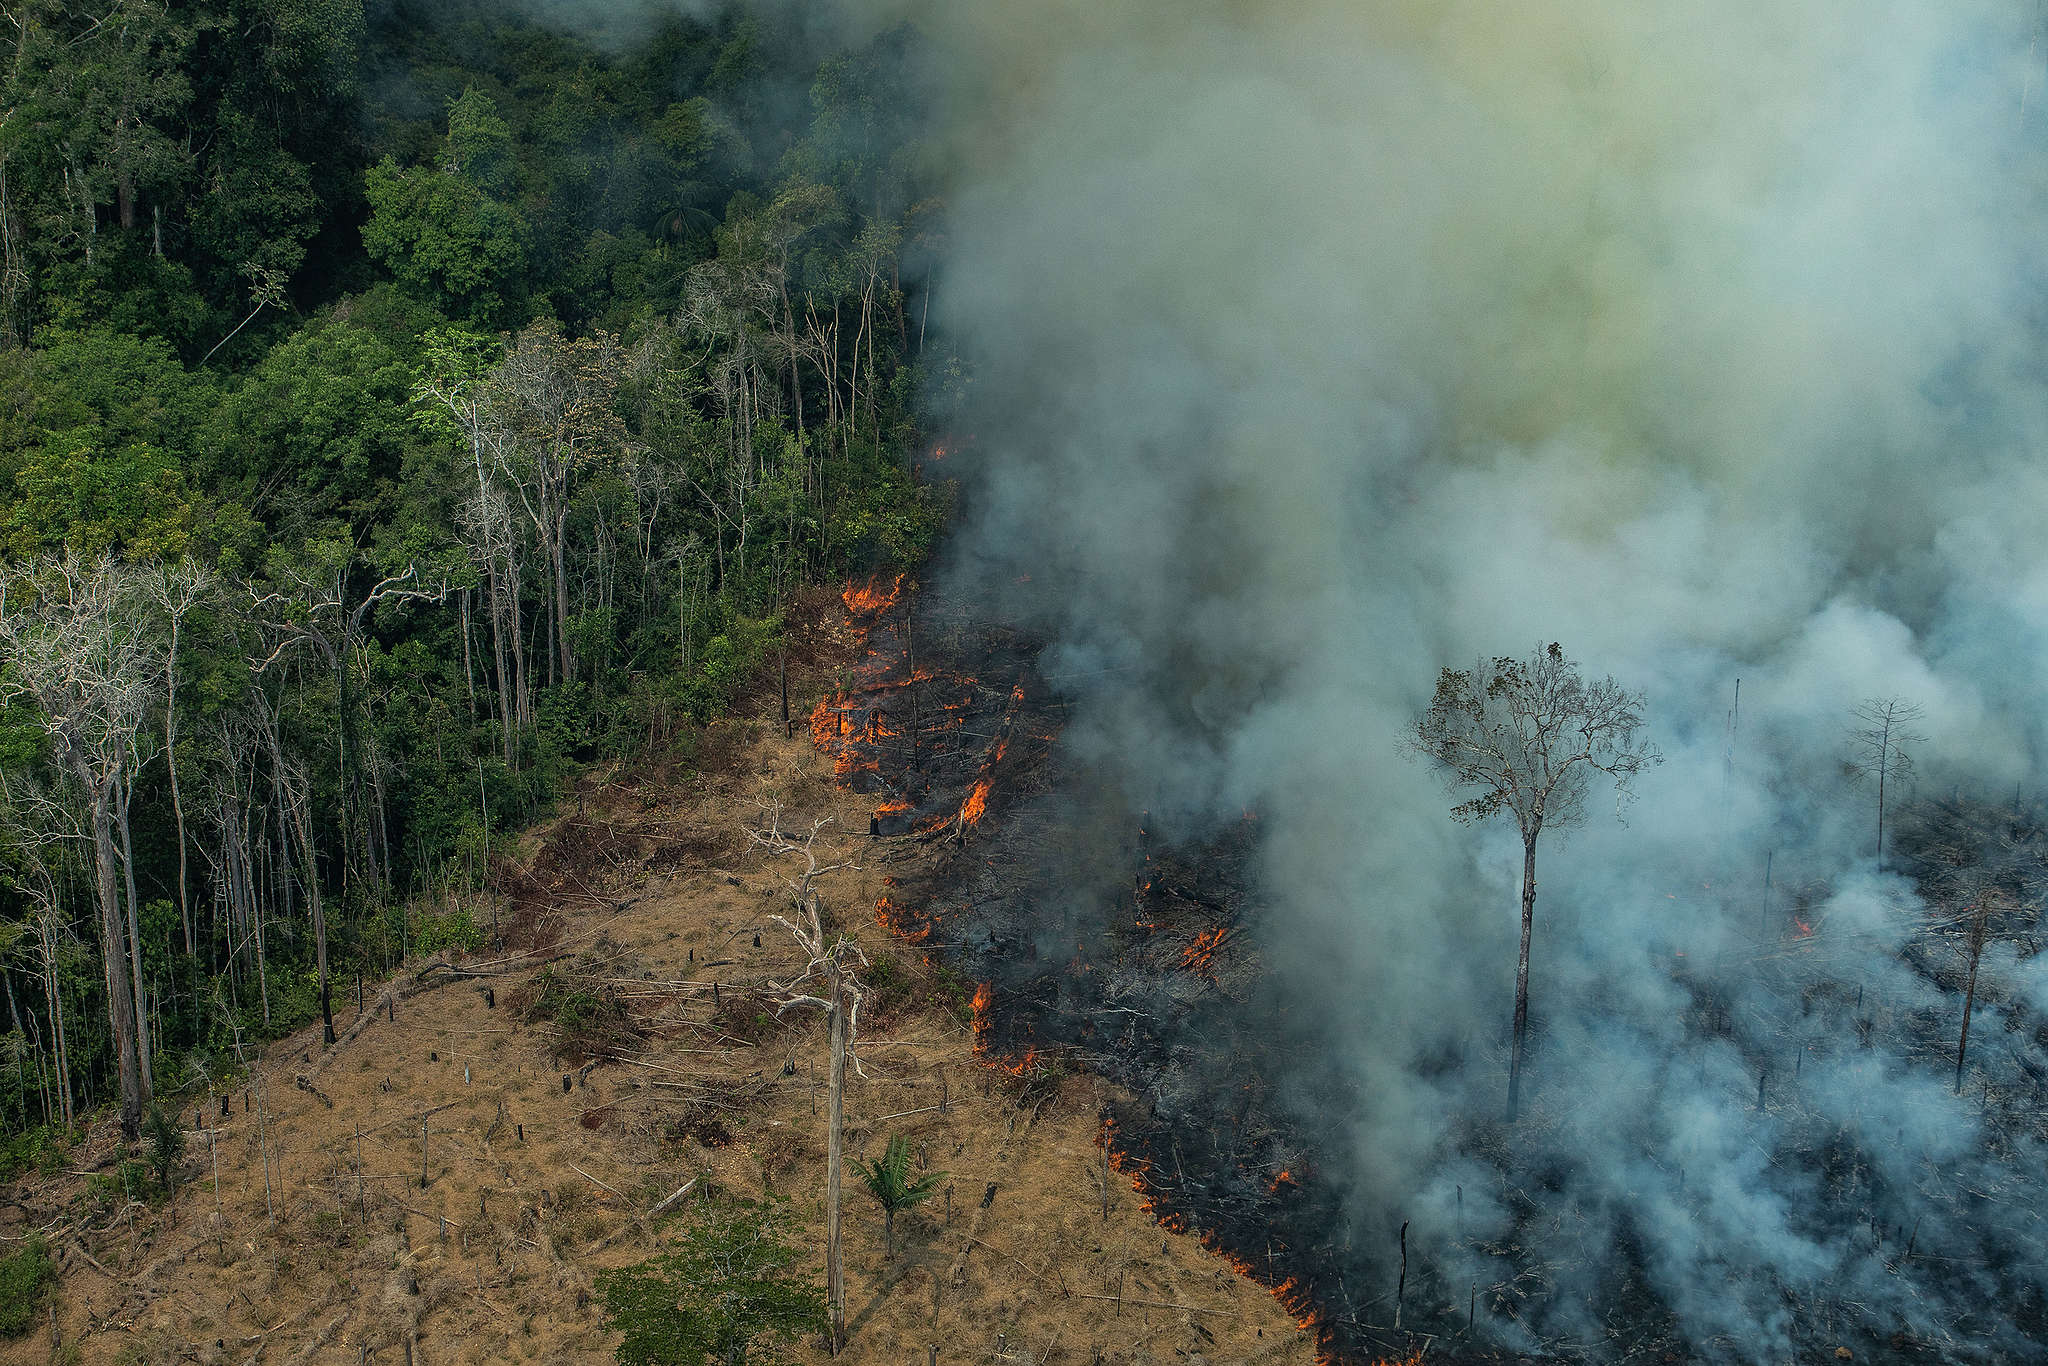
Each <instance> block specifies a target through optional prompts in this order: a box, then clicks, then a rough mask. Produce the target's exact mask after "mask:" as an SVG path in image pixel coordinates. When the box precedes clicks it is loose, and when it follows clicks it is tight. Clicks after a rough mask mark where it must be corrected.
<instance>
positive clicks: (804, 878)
mask: <svg viewBox="0 0 2048 1366" xmlns="http://www.w3.org/2000/svg"><path fill="white" fill-rule="evenodd" d="M762 809H763V811H764V812H765V813H766V815H767V817H768V822H767V825H766V827H765V828H762V829H749V830H748V831H747V836H748V838H749V839H751V840H752V841H753V842H754V843H755V844H756V845H758V846H760V847H761V848H762V849H763V850H765V851H766V852H768V853H770V854H784V855H796V856H798V857H800V858H802V859H803V860H804V865H805V866H804V871H803V872H802V873H801V874H799V875H798V876H796V877H793V878H789V879H787V881H788V883H789V895H790V901H791V904H792V907H793V908H794V910H795V912H796V918H795V919H790V918H789V917H787V916H780V915H778V916H776V917H774V919H775V921H776V923H777V924H779V925H781V926H782V927H783V928H784V929H786V930H788V931H789V932H790V934H791V935H793V936H795V938H796V942H797V944H798V945H799V946H800V947H802V949H803V951H804V952H805V954H807V955H808V956H809V960H810V961H808V962H807V963H805V965H804V970H803V971H802V972H801V973H799V974H798V975H797V976H795V977H793V978H791V979H790V980H789V981H787V982H770V983H769V987H770V989H771V990H772V991H773V992H774V993H775V1004H776V1014H778V1015H780V1014H782V1013H783V1012H784V1011H789V1010H795V1009H800V1008H801V1009H809V1010H822V1011H824V1012H826V1015H827V1017H828V1018H829V1019H830V1020H831V1024H832V1067H831V1073H830V1076H831V1080H830V1083H829V1085H830V1098H829V1105H830V1110H831V1118H830V1121H829V1136H828V1138H827V1140H826V1149H825V1286H826V1293H827V1295H828V1297H829V1298H830V1300H831V1306H832V1355H834V1356H837V1355H839V1349H840V1348H841V1347H843V1346H845V1345H846V1278H845V1274H844V1269H843V1267H842V1266H841V1263H840V1256H839V1189H840V1183H841V1179H842V1164H843V1162H844V1146H845V1145H844V1143H843V1141H842V1137H841V1132H840V1131H841V1129H842V1127H843V1121H844V1116H845V1096H846V1068H847V1064H848V1063H849V1062H851V1064H852V1066H853V1070H854V1074H855V1075H856V1076H861V1077H865V1076H866V1075H867V1073H866V1072H865V1071H864V1070H862V1068H861V1065H860V1059H859V1058H857V1057H854V1056H853V1046H854V1041H855V1039H856V1037H857V1035H858V1031H859V1028H860V1003H861V998H862V996H863V995H864V994H865V988H863V987H862V986H861V983H860V979H859V977H857V976H856V975H855V973H856V970H857V969H860V968H864V967H866V966H867V965H868V960H867V956H866V955H865V954H863V953H862V952H861V951H860V946H859V945H858V944H856V943H854V942H853V939H852V938H851V937H850V936H848V935H844V934H841V935H838V936H836V937H834V938H832V939H831V940H830V941H828V940H827V938H826V935H825V928H824V921H823V918H822V916H821V914H820V911H819V906H818V890H817V882H818V879H819V878H821V877H824V876H825V875H827V874H828V873H836V872H839V871H841V870H842V869H847V868H858V867H859V866H860V864H859V863H858V862H857V861H855V860H853V859H842V860H839V861H838V862H835V863H820V862H819V861H818V854H817V843H818V836H819V834H820V833H821V832H822V831H823V830H824V829H825V827H826V826H828V825H830V824H831V823H832V818H831V817H829V816H827V817H825V818H824V819H822V820H816V821H813V822H811V828H810V829H809V830H808V831H806V832H805V833H804V834H803V835H802V836H801V837H793V836H791V835H788V834H785V833H784V832H783V829H782V806H781V804H780V803H779V802H768V803H764V804H763V808H762ZM818 991H823V993H824V994H823V995H818V994H816V993H817V992H818Z"/></svg>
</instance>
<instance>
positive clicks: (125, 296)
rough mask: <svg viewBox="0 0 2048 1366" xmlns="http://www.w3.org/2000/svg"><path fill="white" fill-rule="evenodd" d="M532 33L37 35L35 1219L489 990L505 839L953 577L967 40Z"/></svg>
mask: <svg viewBox="0 0 2048 1366" xmlns="http://www.w3.org/2000/svg"><path fill="white" fill-rule="evenodd" d="M527 15H528V12H527V11H523V10H521V9H519V8H517V7H514V6H512V5H508V4H492V3H489V2H488V0H445V2H444V0H385V3H374V2H373V3H370V4H365V3H363V0H86V3H67V2H65V0H4V3H0V92H4V93H0V695H4V710H0V967H4V974H0V984H4V988H5V990H4V994H5V998H6V999H5V1006H4V1009H5V1013H4V1015H0V1029H4V1032H0V1126H4V1129H5V1131H6V1132H7V1133H8V1134H9V1135H11V1139H10V1147H9V1150H8V1156H7V1159H6V1160H7V1162H8V1164H10V1165H18V1164H20V1163H22V1162H25V1161H30V1160H35V1159H36V1158H37V1157H38V1156H39V1155H42V1156H47V1155H49V1154H51V1153H54V1152H56V1151H59V1150H60V1147H61V1144H62V1142H63V1141H64V1135H65V1134H66V1132H67V1131H68V1130H69V1129H70V1128H71V1127H72V1126H74V1125H75V1124H76V1123H78V1122H80V1121H82V1120H83V1119H84V1118H85V1117H86V1115H87V1114H88V1112H90V1111H93V1110H94V1109H96V1108H99V1107H105V1106H116V1105H117V1106H119V1111H120V1115H121V1118H122V1122H123V1127H124V1128H125V1129H126V1130H127V1131H128V1132H129V1133H130V1134H131V1135H133V1134H134V1133H135V1132H136V1129H137V1126H138V1125H139V1124H140V1122H141V1120H142V1118H143V1116H144V1115H145V1114H146V1113H147V1111H148V1109H149V1107H150V1105H151V1104H152V1097H153V1096H155V1095H162V1094H168V1093H174V1092H178V1091H181V1090H185V1089H187V1088H191V1087H196V1086H200V1085H203V1084H205V1083H206V1082H207V1081H208V1080H210V1079H218V1078H220V1077H221V1076H223V1075H225V1074H227V1073H228V1072H229V1071H231V1070H232V1069H233V1068H234V1066H235V1065H236V1058H237V1056H238V1051H239V1050H240V1049H242V1048H243V1047H245V1046H247V1045H248V1044H250V1043H252V1042H254V1041H256V1040H259V1039H262V1038H264V1037H274V1036H276V1035H278V1034H280V1033H282V1032H284V1031H288V1030H291V1029H294V1028H297V1027H300V1026H303V1025H305V1024H306V1023H308V1022H310V1021H312V1020H315V1019H318V1018H319V1017H320V1016H321V1015H322V1014H323V1012H326V1013H328V1017H329V1018H328V1025H327V1027H328V1030H329V1031H330V1033H331V1031H332V1028H333V1026H332V1014H331V1011H332V1009H333V1008H335V1006H337V1005H338V1000H337V999H336V998H338V997H340V996H341V994H342V992H341V986H340V984H341V983H343V982H345V981H346V982H348V983H349V985H350V987H351V988H352V987H353V979H354V977H355V975H356V974H357V973H358V972H367V973H373V974H374V973H381V972H383V971H386V970H388V969H389V968H390V966H391V965H393V964H394V963H395V962H396V961H397V960H399V959H400V958H401V957H402V956H403V955H404V954H405V953H407V952H411V951H419V950H424V949H432V948H436V947H440V946H444V945H447V944H451V943H458V944H461V943H466V944H474V943H475V942H476V941H477V938H478V934H479V930H478V926H477V924H476V923H475V922H474V920H473V918H472V916H471V915H470V913H469V912H468V911H467V910H466V909H465V907H467V906H469V905H471V904H473V901H472V899H470V898H469V897H468V896H467V893H469V892H471V891H473V890H474V889H476V888H477V887H479V886H480V885H481V883H482V880H483V878H484V877H485V876H486V873H487V869H488V866H489V853H490V848H491V845H492V842H493V840H494V839H502V838H503V837H504V832H507V831H511V830H514V829H516V828H517V827H518V826H519V825H520V823H521V822H524V821H528V820H530V819H532V818H533V817H534V816H535V815H536V814H537V813H539V812H540V811H542V810H543V809H544V808H545V807H546V805H547V803H548V802H549V801H550V800H551V799H552V797H553V796H554V794H556V793H557V792H559V791H560V790H561V788H562V785H563V783H564V780H565V779H566V778H567V777H569V776H570V775H571V774H572V773H573V772H574V771H575V769H576V767H577V766H578V765H580V764H587V763H590V762H593V761H598V760H602V759H607V758H630V757H632V756H634V755H636V754H639V753H643V752H645V751H646V750H647V749H648V747H650V746H653V747H660V748H662V749H664V750H676V749H686V748H687V746H688V744H689V743H690V736H691V733H692V728H693V727H694V726H698V725H701V724H703V723H704V722H706V721H708V720H710V719H713V718H715V717H716V716H717V715H718V714H719V713H720V712H721V711H722V710H723V709H725V708H726V707H728V706H729V705H730V704H731V702H732V700H733V699H734V697H735V695H736V693H737V691H738V690H739V689H741V688H742V687H744V686H745V685H746V684H747V682H748V681H749V680H750V679H752V678H755V677H757V676H758V675H759V674H760V673H761V671H762V670H763V669H764V668H765V667H766V661H768V660H770V659H772V658H773V657H774V655H775V651H776V643H777V641H778V638H779V635H780V632H781V630H782V621H783V616H782V613H783V607H784V604H785V603H786V602H788V601H789V600H790V599H791V595H792V594H793V593H794V592H795V591H796V590H798V589H800V588H801V587H802V586H803V585H804V584H806V583H813V582H817V581H820V580H823V579H827V578H833V577H838V576H842V575H844V574H847V573H849V572H857V571H862V570H865V569H869V568H873V567H877V566H880V565H884V564H889V563H907V562H912V561H914V560H915V559H916V558H917V557H919V556H920V555H922V554H923V553H925V551H926V550H927V548H928V546H929V543H930V541H931V538H932V537H933V536H934V534H935V532H936V529H937V527H938V525H939V522H940V520H941V518H942V516H943V513H944V508H943V507H942V506H941V505H940V503H941V499H940V498H939V496H938V495H937V494H936V492H935V491H934V490H933V489H931V488H927V487H920V486H919V484H918V482H917V480H916V478H915V474H914V464H913V461H912V459H911V453H912V452H913V451H914V450H915V449H916V444H917V441H918V435H917V432H918V426H919V423H920V413H919V410H918V408H917V406H916V405H915V404H914V403H913V399H912V396H913V395H916V394H930V393H934V392H943V391H944V389H945V376H944V374H943V373H934V372H938V371H942V370H943V369H944V367H945V365H946V362H943V361H941V360H940V359H938V349H937V346H936V344H934V347H933V352H932V354H931V357H930V358H928V357H927V353H926V351H925V340H926V327H925V324H924V312H925V309H924V306H923V301H924V299H925V297H926V284H925V269H926V266H925V262H926V261H928V260H929V258H930V255H931V253H930V251H929V250H928V248H929V245H930V239H931V235H932V234H933V233H935V232H937V231H938V230H939V228H938V217H937V212H936V203H937V201H936V187H935V186H933V185H932V184H930V183H928V176H927V175H926V174H925V172H924V171H923V167H924V165H925V164H926V162H927V160H928V158H927V157H926V156H925V155H924V154H923V153H922V151H921V149H920V148H919V147H918V145H917V144H916V143H915V141H914V140H913V139H912V137H911V136H910V133H909V130H910V129H911V128H912V127H913V126H914V125H915V123H916V122H917V117H916V109H917V96H916V92H917V89H918V85H919V82H918V80H917V75H916V70H917V60H918V52H917V47H916V44H915V42H914V40H913V38H912V37H911V36H910V35H908V34H906V33H903V32H890V33H885V34H883V35H881V36H880V37H877V38H874V39H873V40H871V41H864V42H863V43H862V44H861V45H860V46H858V47H855V48H851V49H849V50H834V49H833V48H832V47H831V46H830V45H829V44H828V43H827V42H826V41H825V40H822V39H820V38H819V37H818V36H817V35H815V34H813V33H808V32H806V31H803V30H801V29H798V28H795V27H789V28H783V27H779V26H778V24H777V23H776V21H774V20H773V19H771V18H764V17H760V16H758V15H749V14H746V13H742V12H740V11H739V10H737V9H735V10H734V11H733V12H731V13H728V14H726V15H723V16H721V17H718V18H716V19H711V20H705V21H701V22H700V21H696V20H692V19H688V18H684V17H682V16H680V15H676V14H668V15H658V14H654V13H650V14H649V16H648V20H647V22H648V24H649V25H650V26H651V27H650V31H649V32H646V33H642V34H636V39H638V41H635V42H634V43H633V44H632V46H631V50H630V52H627V53H620V52H617V51H614V50H611V49H608V48H606V47H604V46H600V45H596V44H594V43H593V42H591V41H590V40H587V39H585V38H582V37H579V36H577V35H575V34H572V33H565V32H560V31H555V30H553V29H551V28H549V27H547V26H546V25H544V24H542V23H539V22H537V21H535V20H534V19H533V18H531V17H527ZM352 1004H353V1002H352V1001H351V1005H352Z"/></svg>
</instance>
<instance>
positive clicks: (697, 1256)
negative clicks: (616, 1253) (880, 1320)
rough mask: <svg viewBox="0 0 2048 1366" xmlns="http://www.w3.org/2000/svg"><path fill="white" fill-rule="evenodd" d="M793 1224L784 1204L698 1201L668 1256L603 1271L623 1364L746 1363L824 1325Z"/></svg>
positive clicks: (768, 1356) (602, 1293) (774, 1355)
mask: <svg viewBox="0 0 2048 1366" xmlns="http://www.w3.org/2000/svg"><path fill="white" fill-rule="evenodd" d="M795 1231H796V1220H795V1218H794V1217H793V1216H791V1214H790V1213H789V1212H788V1210H787V1209H786V1208H784V1207H783V1206H782V1205H781V1204H780V1203H775V1204H766V1205H757V1204H754V1203H753V1202H751V1201H747V1200H734V1201H718V1202H713V1203H708V1204H704V1205H700V1206H698V1207H697V1208H696V1210H695V1212H694V1213H693V1214H692V1215H691V1216H690V1219H689V1223H688V1225H687V1227H685V1228H684V1229H683V1230H682V1232H681V1234H680V1235H679V1236H678V1238H677V1240H676V1242H675V1244H674V1245H673V1246H672V1247H671V1248H670V1249H669V1250H668V1251H666V1252H663V1253H661V1254H659V1255H657V1256H655V1257H652V1258H649V1259H648V1260H647V1261H644V1262H641V1263H640V1264H639V1265H638V1266H628V1267H621V1268H619V1269H617V1270H614V1271H605V1272H601V1273H599V1275H598V1278H597V1293H598V1298H599V1299H600V1300H601V1301H602V1302H603V1304H604V1309H605V1314H606V1316H607V1317H608V1318H609V1319H610V1321H611V1326H612V1327H613V1328H614V1329H616V1330H617V1331H619V1332H621V1333H624V1334H625V1341H623V1342H621V1343H620V1344H619V1354H618V1355H619V1361H620V1362H621V1363H622V1366H669V1364H670V1363H680V1364H681V1366H699V1363H708V1362H717V1363H719V1364H720V1366H742V1364H743V1363H746V1362H757V1363H758V1362H769V1361H775V1360H778V1359H782V1358H783V1357H784V1353H783V1352H782V1350H781V1349H782V1348H783V1347H786V1346H787V1345H789V1344H791V1343H794V1342H795V1341H797V1339H798V1338H799V1337H801V1336H802V1335H803V1334H805V1333H811V1332H818V1333H822V1332H823V1331H824V1329H825V1295H824V1291H823V1290H822V1289H820V1288H819V1286H818V1285H817V1283H816V1282H815V1281H814V1280H812V1279H811V1277H810V1274H809V1273H808V1272H806V1271H803V1270H800V1268H801V1267H802V1265H803V1264H804V1263H805V1262H807V1261H808V1260H809V1259H808V1257H807V1256H805V1255H804V1254H801V1253H799V1252H798V1251H797V1250H796V1249H795V1248H794V1247H792V1246H791V1245H790V1242H789V1239H790V1237H791V1236H792V1235H793V1234H794V1232H795Z"/></svg>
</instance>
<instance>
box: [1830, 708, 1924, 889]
mask: <svg viewBox="0 0 2048 1366" xmlns="http://www.w3.org/2000/svg"><path fill="white" fill-rule="evenodd" d="M1854 715H1855V717H1856V722H1857V724H1856V725H1855V727H1854V728H1853V729H1851V730H1850V732H1849V752H1850V754H1851V755H1852V756H1853V757H1852V758H1851V760H1850V763H1849V771H1850V772H1851V773H1853V774H1855V775H1856V776H1857V777H1859V778H1870V779H1873V780H1875V781H1876V783H1877V847H1876V850H1875V852H1874V854H1873V855H1872V856H1873V857H1874V858H1876V860H1877V862H1878V865H1879V866H1880V867H1882V866H1883V865H1884V808H1885V801H1886V797H1885V788H1886V786H1887V785H1890V786H1893V787H1896V786H1897V785H1898V783H1899V781H1900V780H1901V779H1904V778H1909V777H1911V776H1912V773H1913V757H1912V755H1911V754H1909V753H1908V752H1907V749H1906V746H1908V745H1915V744H1918V743H1920V741H1922V740H1925V739H1926V738H1927V737H1926V736H1924V735H1922V734H1920V732H1918V731H1917V730H1915V729H1913V725H1914V723H1915V722H1917V721H1918V720H1920V718H1921V716H1922V715H1924V713H1923V712H1922V711H1921V710H1920V708H1919V707H1918V706H1916V705H1914V704H1913V703H1911V702H1908V701H1906V700H1905V699H1903V698H1899V697H1866V698H1864V699H1863V700H1862V701H1861V702H1859V703H1857V704H1856V711H1855V713H1854Z"/></svg>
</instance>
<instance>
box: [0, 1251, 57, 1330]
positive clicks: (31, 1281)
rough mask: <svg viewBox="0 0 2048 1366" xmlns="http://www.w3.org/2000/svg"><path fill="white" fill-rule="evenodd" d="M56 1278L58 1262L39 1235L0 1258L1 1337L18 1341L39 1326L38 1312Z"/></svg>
mask: <svg viewBox="0 0 2048 1366" xmlns="http://www.w3.org/2000/svg"><path fill="white" fill-rule="evenodd" d="M56 1278H57V1266H56V1263H54V1262H52V1261H51V1260H50V1252H49V1249H48V1248H47V1247H45V1246H44V1245H43V1240H42V1238H41V1237H40V1236H39V1235H38V1236H31V1237H30V1238H29V1240H28V1242H27V1243H26V1244H25V1245H24V1246H23V1247H22V1249H21V1250H20V1251H19V1252H16V1253H13V1254H11V1255H9V1256H6V1257H0V1338H18V1337H20V1336H21V1335H22V1334H23V1333H26V1332H27V1331H28V1330H29V1329H30V1328H32V1327H34V1326H35V1320H36V1311H37V1310H38V1309H39V1308H41V1307H42V1303H43V1298H44V1296H45V1295H47V1294H48V1292H49V1288H50V1283H51V1282H52V1281H54V1280H55V1279H56Z"/></svg>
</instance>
